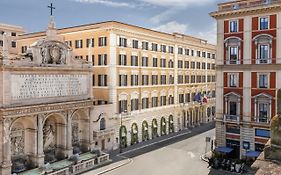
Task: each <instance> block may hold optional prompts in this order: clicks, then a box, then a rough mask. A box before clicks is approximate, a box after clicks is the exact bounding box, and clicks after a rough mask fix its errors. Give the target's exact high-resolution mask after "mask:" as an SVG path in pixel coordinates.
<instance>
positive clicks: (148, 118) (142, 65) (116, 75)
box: [18, 21, 216, 147]
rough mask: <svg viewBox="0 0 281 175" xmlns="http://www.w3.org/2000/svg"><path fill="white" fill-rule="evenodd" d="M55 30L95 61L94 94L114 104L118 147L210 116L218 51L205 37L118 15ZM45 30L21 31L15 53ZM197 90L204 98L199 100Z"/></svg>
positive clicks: (76, 50)
mask: <svg viewBox="0 0 281 175" xmlns="http://www.w3.org/2000/svg"><path fill="white" fill-rule="evenodd" d="M58 34H59V36H61V37H62V38H63V39H64V40H65V43H66V44H68V45H69V47H71V48H72V49H73V52H74V55H75V57H76V58H77V59H83V60H85V61H86V62H88V63H91V64H92V65H93V68H94V69H93V72H92V77H93V83H92V84H91V86H92V90H93V96H94V97H95V99H96V100H97V104H104V106H106V104H112V106H113V107H112V109H111V113H112V114H113V115H112V116H110V123H113V125H115V126H116V127H115V131H116V132H115V137H116V138H115V139H114V140H115V144H114V145H115V146H116V147H117V146H118V145H119V143H120V142H121V146H129V145H131V144H136V143H138V142H141V141H145V140H147V139H151V138H154V137H157V136H161V135H165V134H169V133H171V132H177V131H179V130H182V129H185V128H187V127H194V126H197V125H200V124H201V123H206V122H210V121H212V120H213V118H214V112H215V101H214V100H215V79H216V77H215V56H216V55H215V46H214V45H211V44H208V43H207V41H206V40H203V39H198V38H195V37H191V36H186V35H183V34H179V33H174V34H167V33H163V32H158V31H153V30H150V29H145V28H142V27H138V26H134V25H129V24H124V23H120V22H116V21H109V22H102V23H95V24H86V25H81V26H74V27H68V28H62V29H59V30H58ZM44 36H45V33H44V32H37V33H30V34H25V35H22V36H21V37H20V39H19V40H18V46H19V47H18V48H19V53H20V52H22V54H24V53H25V52H26V50H27V49H28V48H29V47H30V44H31V43H33V42H34V41H35V40H37V39H39V38H42V37H44ZM200 93H201V94H205V96H206V97H208V100H207V103H198V98H197V97H198V96H200V95H198V94H200ZM199 98H200V97H199ZM121 123H122V125H123V126H122V127H121V126H120V124H121ZM120 131H121V132H120ZM120 140H121V141H120ZM101 144H102V141H100V142H98V143H97V145H99V146H101Z"/></svg>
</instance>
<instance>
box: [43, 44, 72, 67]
mask: <svg viewBox="0 0 281 175" xmlns="http://www.w3.org/2000/svg"><path fill="white" fill-rule="evenodd" d="M64 52H65V51H64V49H63V47H61V46H60V45H59V43H48V44H46V45H44V46H43V47H42V48H41V55H42V63H43V64H66V58H65V53H64Z"/></svg>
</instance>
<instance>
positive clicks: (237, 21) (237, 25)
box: [229, 19, 239, 33]
mask: <svg viewBox="0 0 281 175" xmlns="http://www.w3.org/2000/svg"><path fill="white" fill-rule="evenodd" d="M232 22H236V31H234V32H232V31H231V23H232ZM237 32H239V20H238V19H235V20H230V21H229V33H237Z"/></svg>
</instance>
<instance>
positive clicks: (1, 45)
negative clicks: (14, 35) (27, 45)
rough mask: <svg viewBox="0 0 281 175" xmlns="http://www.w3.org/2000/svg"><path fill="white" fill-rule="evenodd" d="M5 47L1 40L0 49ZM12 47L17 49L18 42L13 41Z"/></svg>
mask: <svg viewBox="0 0 281 175" xmlns="http://www.w3.org/2000/svg"><path fill="white" fill-rule="evenodd" d="M3 45H4V42H3V40H0V47H3ZM11 47H12V48H16V47H17V42H15V41H11Z"/></svg>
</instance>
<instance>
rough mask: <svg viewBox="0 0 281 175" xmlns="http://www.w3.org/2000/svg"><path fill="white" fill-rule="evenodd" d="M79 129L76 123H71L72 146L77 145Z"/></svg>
mask: <svg viewBox="0 0 281 175" xmlns="http://www.w3.org/2000/svg"><path fill="white" fill-rule="evenodd" d="M78 132H79V127H78V123H72V145H77V144H78V143H79V135H78V134H79V133H78Z"/></svg>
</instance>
